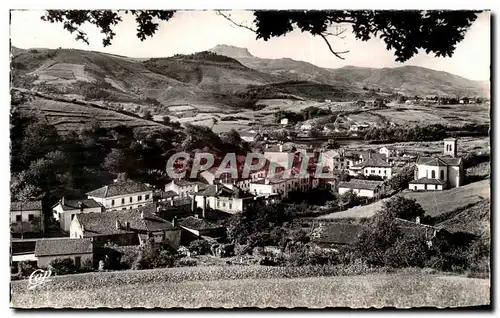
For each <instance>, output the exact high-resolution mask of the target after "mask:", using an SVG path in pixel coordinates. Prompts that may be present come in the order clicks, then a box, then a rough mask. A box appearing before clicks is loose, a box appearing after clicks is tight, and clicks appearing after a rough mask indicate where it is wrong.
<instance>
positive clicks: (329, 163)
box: [319, 149, 348, 171]
mask: <svg viewBox="0 0 500 318" xmlns="http://www.w3.org/2000/svg"><path fill="white" fill-rule="evenodd" d="M319 158H320V160H321V165H322V166H323V167H328V169H329V171H333V170H343V169H347V168H348V163H347V161H346V160H345V158H344V156H343V155H342V153H341V152H340V151H338V150H332V149H330V150H327V151H324V152H322V153H321V154H320V156H319Z"/></svg>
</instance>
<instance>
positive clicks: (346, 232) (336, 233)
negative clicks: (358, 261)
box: [310, 222, 365, 247]
mask: <svg viewBox="0 0 500 318" xmlns="http://www.w3.org/2000/svg"><path fill="white" fill-rule="evenodd" d="M364 229H365V227H364V226H362V225H359V224H349V223H333V222H332V223H330V222H320V223H314V224H313V225H312V226H311V234H310V236H311V240H312V241H313V242H314V243H316V244H318V245H319V246H322V247H333V246H342V245H349V244H352V243H354V242H355V241H356V239H357V237H358V235H359V234H360V233H361V231H363V230H364Z"/></svg>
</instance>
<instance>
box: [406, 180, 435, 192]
mask: <svg viewBox="0 0 500 318" xmlns="http://www.w3.org/2000/svg"><path fill="white" fill-rule="evenodd" d="M408 189H410V190H413V191H426V190H427V191H442V190H443V186H442V185H434V184H428V185H427V187H426V185H425V184H415V183H411V182H410V183H409V184H408Z"/></svg>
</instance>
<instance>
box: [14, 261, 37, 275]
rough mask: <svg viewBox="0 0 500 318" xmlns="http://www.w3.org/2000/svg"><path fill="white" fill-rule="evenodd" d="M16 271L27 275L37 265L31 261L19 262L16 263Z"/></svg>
mask: <svg viewBox="0 0 500 318" xmlns="http://www.w3.org/2000/svg"><path fill="white" fill-rule="evenodd" d="M17 268H18V271H16V272H18V273H19V275H20V276H22V277H28V276H30V275H31V273H33V272H34V271H36V270H37V267H36V266H35V265H33V264H32V263H31V262H19V263H18V265H17Z"/></svg>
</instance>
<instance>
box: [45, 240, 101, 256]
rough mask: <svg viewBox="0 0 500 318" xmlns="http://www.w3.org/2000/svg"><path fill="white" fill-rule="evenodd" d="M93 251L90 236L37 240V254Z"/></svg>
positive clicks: (48, 254)
mask: <svg viewBox="0 0 500 318" xmlns="http://www.w3.org/2000/svg"><path fill="white" fill-rule="evenodd" d="M89 253H92V241H91V239H89V238H46V239H41V240H38V241H36V245H35V256H36V257H39V256H58V255H61V256H63V255H71V254H89Z"/></svg>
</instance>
